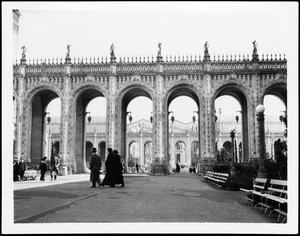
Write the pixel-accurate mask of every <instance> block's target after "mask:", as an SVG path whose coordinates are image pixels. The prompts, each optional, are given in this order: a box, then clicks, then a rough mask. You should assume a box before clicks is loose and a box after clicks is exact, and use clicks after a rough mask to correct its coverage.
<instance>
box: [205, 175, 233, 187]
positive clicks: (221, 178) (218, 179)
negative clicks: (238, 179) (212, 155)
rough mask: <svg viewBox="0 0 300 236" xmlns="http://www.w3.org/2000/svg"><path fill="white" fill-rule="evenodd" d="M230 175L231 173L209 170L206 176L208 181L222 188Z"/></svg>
mask: <svg viewBox="0 0 300 236" xmlns="http://www.w3.org/2000/svg"><path fill="white" fill-rule="evenodd" d="M228 176H229V174H227V173H220V172H213V171H207V172H206V175H205V176H204V178H205V180H206V181H207V182H209V183H212V184H214V185H216V186H218V187H219V188H221V187H223V186H224V184H225V183H226V181H227V179H228Z"/></svg>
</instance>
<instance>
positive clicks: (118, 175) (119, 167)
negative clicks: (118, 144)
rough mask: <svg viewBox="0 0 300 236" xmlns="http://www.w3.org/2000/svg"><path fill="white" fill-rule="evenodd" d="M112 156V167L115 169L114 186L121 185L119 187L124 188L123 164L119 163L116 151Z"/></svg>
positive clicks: (119, 158) (119, 159)
mask: <svg viewBox="0 0 300 236" xmlns="http://www.w3.org/2000/svg"><path fill="white" fill-rule="evenodd" d="M113 154H114V167H115V168H116V169H115V184H121V187H124V186H125V185H124V178H123V173H122V172H123V164H122V162H121V156H120V155H119V152H118V151H117V150H114V151H113Z"/></svg>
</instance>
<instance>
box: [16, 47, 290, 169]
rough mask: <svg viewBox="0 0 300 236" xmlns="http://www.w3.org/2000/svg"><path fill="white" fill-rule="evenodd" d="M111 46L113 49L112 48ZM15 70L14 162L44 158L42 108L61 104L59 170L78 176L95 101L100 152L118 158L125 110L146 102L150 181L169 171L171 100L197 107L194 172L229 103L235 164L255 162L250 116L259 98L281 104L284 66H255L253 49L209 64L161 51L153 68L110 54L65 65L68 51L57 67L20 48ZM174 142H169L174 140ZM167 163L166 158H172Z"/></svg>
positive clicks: (265, 62)
mask: <svg viewBox="0 0 300 236" xmlns="http://www.w3.org/2000/svg"><path fill="white" fill-rule="evenodd" d="M112 46H113V45H112ZM22 49H23V52H22V58H21V60H20V63H17V64H15V65H14V66H13V88H14V94H13V96H14V99H15V102H16V125H17V126H16V140H15V141H16V145H15V146H16V150H15V154H16V156H17V158H21V157H23V158H24V159H25V160H27V161H29V162H34V161H38V160H40V158H41V156H42V155H43V153H44V148H45V147H44V143H43V142H44V141H43V140H45V135H46V128H45V127H46V114H45V111H46V107H47V105H48V104H49V102H50V101H51V100H53V99H54V98H57V97H58V98H59V99H60V101H61V107H60V108H59V109H60V110H61V117H60V120H61V122H60V128H59V136H60V152H61V160H62V166H69V167H68V168H69V169H72V171H73V172H74V173H80V172H83V171H84V169H85V160H84V159H83V157H84V156H85V154H84V153H85V151H86V148H85V135H84V134H85V129H86V126H85V119H86V106H87V104H88V103H89V102H90V101H91V100H92V99H94V98H96V97H99V96H101V97H105V99H106V104H107V106H106V111H107V112H106V114H107V115H106V124H105V128H106V129H105V130H106V135H105V144H106V147H112V148H114V149H118V150H119V151H120V153H121V156H123V157H126V156H127V155H128V153H127V143H128V141H129V140H128V138H127V135H126V132H127V125H126V118H127V115H128V113H127V106H128V104H129V102H130V101H131V100H132V99H134V98H136V97H138V96H145V97H148V98H150V99H151V100H152V101H153V117H152V132H151V140H152V151H151V155H152V158H151V173H152V174H162V173H164V168H165V166H167V167H169V166H170V158H171V157H172V155H169V154H168V153H169V150H170V145H172V144H170V143H169V142H168V140H169V138H170V136H171V137H172V134H170V133H169V132H168V130H169V127H170V119H169V114H170V111H169V109H168V108H169V105H170V103H171V101H172V100H173V99H175V98H176V97H178V96H182V95H186V96H189V97H191V98H192V99H193V100H194V101H195V102H196V104H197V106H198V111H197V116H198V117H197V119H196V122H197V127H199V128H198V130H197V139H198V143H199V153H198V163H197V165H198V168H199V170H200V169H201V168H203V167H207V166H208V167H209V166H211V165H212V164H213V163H214V162H215V159H216V153H215V143H216V140H217V139H218V137H217V136H216V133H215V126H216V120H215V115H216V114H215V107H214V101H215V99H216V98H218V97H219V96H222V95H231V96H233V97H235V98H236V99H237V100H238V101H239V102H240V104H241V120H240V122H241V130H242V136H241V140H242V150H243V155H242V156H243V160H242V162H249V161H251V160H253V159H255V158H258V123H257V120H256V114H255V108H256V106H257V105H258V104H263V98H264V96H265V95H268V94H272V95H276V96H278V97H279V98H280V99H282V101H283V102H284V104H285V105H286V104H287V87H286V83H287V69H286V68H287V61H286V59H285V58H282V57H281V56H280V55H279V56H277V55H274V56H272V55H271V56H270V57H268V56H267V55H266V58H264V56H262V59H259V56H258V54H257V45H256V44H255V43H253V52H252V58H251V59H250V58H249V56H247V57H245V56H243V57H242V58H241V57H240V56H238V57H237V56H229V57H228V56H226V57H225V58H224V56H222V57H220V56H218V57H217V58H216V57H214V58H213V59H212V60H211V59H210V55H209V51H208V45H207V43H206V44H205V45H204V57H203V58H202V59H201V58H200V57H195V58H194V57H184V58H183V57H174V58H171V57H170V58H168V57H166V58H163V56H162V54H161V45H159V49H158V52H157V56H156V60H154V57H152V58H149V57H148V58H145V57H144V58H141V57H139V58H137V57H136V58H135V59H134V58H132V59H131V60H129V58H127V59H126V58H120V59H119V60H118V61H117V59H116V56H115V53H114V47H111V53H110V57H109V60H108V59H107V58H105V60H104V59H103V58H101V60H100V59H99V58H97V59H96V58H93V59H91V58H90V59H89V60H87V59H85V60H83V59H77V60H76V59H71V56H70V45H68V46H67V53H66V57H65V59H64V61H63V60H62V59H60V60H50V59H48V60H42V61H38V60H32V61H29V60H27V58H26V48H25V47H23V48H22ZM174 138H175V136H174ZM173 156H174V155H173Z"/></svg>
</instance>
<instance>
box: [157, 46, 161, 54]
mask: <svg viewBox="0 0 300 236" xmlns="http://www.w3.org/2000/svg"><path fill="white" fill-rule="evenodd" d="M157 56H161V43H158V52H157Z"/></svg>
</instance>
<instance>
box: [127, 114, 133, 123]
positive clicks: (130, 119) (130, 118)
mask: <svg viewBox="0 0 300 236" xmlns="http://www.w3.org/2000/svg"><path fill="white" fill-rule="evenodd" d="M128 114H130V115H129V122H130V124H131V121H132V116H131V111H127V112H126V117H127V116H128Z"/></svg>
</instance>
